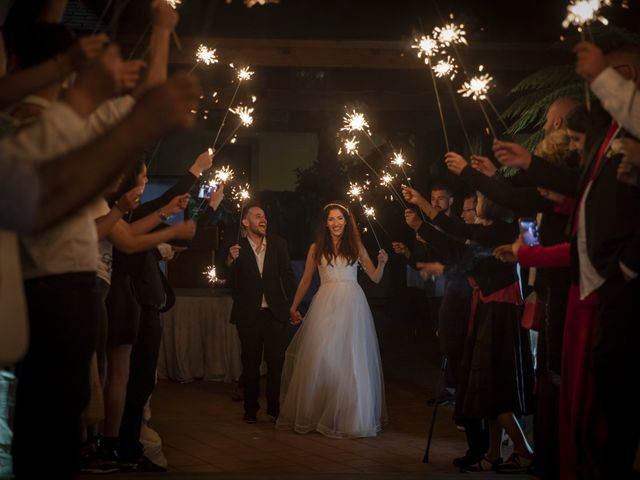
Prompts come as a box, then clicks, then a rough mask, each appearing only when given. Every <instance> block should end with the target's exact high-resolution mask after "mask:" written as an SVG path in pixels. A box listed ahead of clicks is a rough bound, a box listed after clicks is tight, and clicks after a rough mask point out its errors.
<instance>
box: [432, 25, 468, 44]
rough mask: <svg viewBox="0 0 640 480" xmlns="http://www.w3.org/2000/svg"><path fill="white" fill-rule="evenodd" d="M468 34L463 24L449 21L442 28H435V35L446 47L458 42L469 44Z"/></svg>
mask: <svg viewBox="0 0 640 480" xmlns="http://www.w3.org/2000/svg"><path fill="white" fill-rule="evenodd" d="M466 35H467V32H465V30H464V25H463V24H460V25H456V24H455V23H449V24H447V25H445V26H444V27H442V28H440V27H436V28H434V29H433V37H434V38H436V39H437V40H438V42H440V45H441V46H445V47H450V46H451V45H456V44H464V45H467V39H466Z"/></svg>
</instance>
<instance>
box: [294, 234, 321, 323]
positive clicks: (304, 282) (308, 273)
mask: <svg viewBox="0 0 640 480" xmlns="http://www.w3.org/2000/svg"><path fill="white" fill-rule="evenodd" d="M316 268H317V262H316V244H315V243H312V244H311V246H310V247H309V252H308V253H307V261H306V262H305V264H304V273H303V274H302V278H301V279H300V283H299V284H298V288H297V290H296V294H295V295H294V297H293V303H292V304H291V308H290V309H289V316H290V317H291V323H292V324H294V325H297V324H299V323H300V322H301V321H302V315H301V314H300V312H299V311H298V307H299V306H300V302H302V299H303V298H304V296H305V295H306V294H307V290H309V287H310V286H311V280H312V279H313V274H314V272H315V271H316Z"/></svg>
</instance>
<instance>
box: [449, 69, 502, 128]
mask: <svg viewBox="0 0 640 480" xmlns="http://www.w3.org/2000/svg"><path fill="white" fill-rule="evenodd" d="M482 68H483V67H482V66H481V67H480V71H482ZM492 81H493V77H492V76H491V75H489V74H488V73H484V74H482V75H477V76H475V77H472V78H470V79H469V80H467V81H466V82H464V83H463V84H462V86H461V87H460V90H458V93H460V94H461V95H462V96H463V97H471V98H472V99H473V100H475V101H476V102H477V103H478V106H479V107H480V110H482V114H483V115H484V118H485V120H486V121H487V125H488V127H489V130H491V135H493V138H498V136H497V135H496V130H495V128H494V127H493V124H492V123H491V120H489V115H487V112H486V110H485V109H484V105H482V100H485V99H486V98H487V93H488V92H489V89H490V88H491V85H490V83H491V82H492Z"/></svg>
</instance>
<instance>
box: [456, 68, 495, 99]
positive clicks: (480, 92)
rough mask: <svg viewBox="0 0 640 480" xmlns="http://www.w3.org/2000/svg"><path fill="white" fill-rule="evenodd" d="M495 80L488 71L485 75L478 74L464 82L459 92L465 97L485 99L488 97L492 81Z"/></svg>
mask: <svg viewBox="0 0 640 480" xmlns="http://www.w3.org/2000/svg"><path fill="white" fill-rule="evenodd" d="M492 81H493V77H492V76H491V75H489V74H488V73H485V74H484V75H478V76H477V77H473V78H471V79H469V81H467V82H464V83H463V84H462V87H461V88H460V90H458V93H461V94H462V96H463V97H471V98H473V99H474V100H478V99H480V100H484V99H485V98H487V93H488V92H489V88H490V85H489V84H490V83H491V82H492Z"/></svg>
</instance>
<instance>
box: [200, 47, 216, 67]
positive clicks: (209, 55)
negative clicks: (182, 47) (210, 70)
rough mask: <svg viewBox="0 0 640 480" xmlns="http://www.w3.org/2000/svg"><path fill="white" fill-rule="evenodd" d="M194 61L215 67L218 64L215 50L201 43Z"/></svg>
mask: <svg viewBox="0 0 640 480" xmlns="http://www.w3.org/2000/svg"><path fill="white" fill-rule="evenodd" d="M196 60H197V61H198V62H200V63H204V64H205V65H215V64H216V63H218V57H217V56H216V49H215V48H209V47H207V46H206V45H203V44H202V43H201V44H200V45H199V46H198V49H197V50H196Z"/></svg>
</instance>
